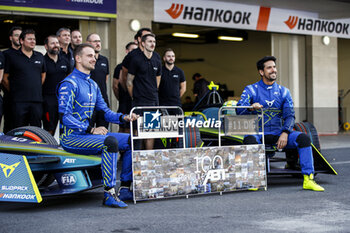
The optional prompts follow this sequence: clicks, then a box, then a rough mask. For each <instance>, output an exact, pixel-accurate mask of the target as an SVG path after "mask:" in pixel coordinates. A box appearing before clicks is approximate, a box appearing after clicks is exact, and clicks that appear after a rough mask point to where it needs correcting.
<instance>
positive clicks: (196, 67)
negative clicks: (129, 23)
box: [157, 31, 271, 99]
mask: <svg viewBox="0 0 350 233" xmlns="http://www.w3.org/2000/svg"><path fill="white" fill-rule="evenodd" d="M167 47H171V48H172V49H174V51H175V54H176V58H177V59H181V58H182V59H198V58H201V59H204V61H203V62H195V61H193V62H182V63H181V62H176V65H177V66H178V67H180V68H181V69H183V70H184V72H185V76H186V80H187V91H186V93H185V94H184V97H186V96H191V97H193V95H192V89H193V81H192V75H193V74H194V73H196V72H199V73H201V74H202V75H203V77H204V78H206V79H207V80H208V81H214V82H215V83H216V82H220V83H221V84H224V83H225V84H226V85H227V87H228V89H229V90H234V93H235V96H240V95H241V93H242V91H243V89H244V87H245V86H246V85H248V84H251V83H253V82H256V81H258V80H259V79H260V78H259V76H258V72H257V70H256V61H257V60H258V59H260V58H261V57H263V56H266V55H271V36H270V33H263V32H253V31H251V32H248V40H247V41H243V42H224V41H219V43H216V44H200V45H199V44H185V43H172V44H171V43H169V44H167ZM164 50H165V47H157V51H158V52H159V53H160V55H161V56H162V55H163V51H164ZM192 99H193V98H192Z"/></svg>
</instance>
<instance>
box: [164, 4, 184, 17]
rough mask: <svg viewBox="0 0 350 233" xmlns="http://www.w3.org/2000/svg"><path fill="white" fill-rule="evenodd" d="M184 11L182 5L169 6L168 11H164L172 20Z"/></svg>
mask: <svg viewBox="0 0 350 233" xmlns="http://www.w3.org/2000/svg"><path fill="white" fill-rule="evenodd" d="M183 9H184V5H183V4H175V3H173V4H171V7H170V8H169V9H168V10H165V11H166V12H167V13H168V14H169V15H170V16H171V18H173V19H177V18H178V17H179V16H180V15H181V13H182V11H183Z"/></svg>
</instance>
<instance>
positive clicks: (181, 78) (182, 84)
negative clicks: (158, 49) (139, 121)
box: [159, 48, 186, 107]
mask: <svg viewBox="0 0 350 233" xmlns="http://www.w3.org/2000/svg"><path fill="white" fill-rule="evenodd" d="M163 61H164V66H163V67H162V79H161V81H160V85H159V105H161V106H180V107H181V99H180V98H181V96H182V95H183V94H184V93H185V91H186V79H185V74H184V72H183V71H182V70H181V69H180V68H179V67H177V66H175V53H174V51H173V50H172V49H170V48H168V49H166V50H165V52H164V56H163Z"/></svg>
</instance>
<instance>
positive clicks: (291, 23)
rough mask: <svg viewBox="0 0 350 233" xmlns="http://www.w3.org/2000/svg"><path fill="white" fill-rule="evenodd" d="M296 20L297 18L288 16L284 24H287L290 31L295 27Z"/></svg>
mask: <svg viewBox="0 0 350 233" xmlns="http://www.w3.org/2000/svg"><path fill="white" fill-rule="evenodd" d="M298 19H299V17H298V16H289V18H288V20H286V21H284V23H285V24H287V26H288V27H289V28H290V29H293V28H294V27H295V26H296V25H297V23H298Z"/></svg>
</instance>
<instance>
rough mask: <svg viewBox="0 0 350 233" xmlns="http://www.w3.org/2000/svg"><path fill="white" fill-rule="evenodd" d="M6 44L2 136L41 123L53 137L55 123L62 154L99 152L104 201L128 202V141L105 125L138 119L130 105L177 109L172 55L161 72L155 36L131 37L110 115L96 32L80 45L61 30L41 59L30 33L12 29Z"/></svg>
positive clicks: (182, 86) (179, 74) (178, 81)
mask: <svg viewBox="0 0 350 233" xmlns="http://www.w3.org/2000/svg"><path fill="white" fill-rule="evenodd" d="M9 39H10V41H11V48H10V49H8V50H6V51H5V52H4V54H1V57H0V58H2V59H1V60H0V62H1V63H0V70H2V69H1V68H4V74H3V81H2V85H3V89H4V92H5V107H4V109H5V130H4V131H5V132H7V131H9V130H11V129H13V128H16V127H20V126H26V125H32V126H38V127H40V126H41V121H43V126H44V129H46V130H47V131H49V132H50V133H51V134H54V133H55V129H56V126H57V123H58V121H60V123H61V128H60V142H61V145H62V147H63V148H64V149H65V150H67V151H70V152H74V153H80V154H97V153H99V154H102V174H103V184H104V187H105V192H104V201H103V203H104V204H105V205H107V206H112V207H126V206H127V205H126V204H125V203H124V202H123V201H125V200H130V199H132V192H131V190H130V186H131V182H132V174H131V147H130V135H129V134H125V133H110V132H108V123H109V122H112V123H117V124H121V126H122V127H121V131H123V130H125V131H128V129H127V128H128V127H127V125H128V124H127V122H128V121H132V120H135V119H136V118H137V116H136V115H135V114H133V115H131V116H129V112H130V109H131V108H132V107H134V106H158V105H159V104H161V105H171V106H173V105H176V106H181V102H180V97H181V96H182V95H183V93H184V92H185V90H186V81H185V76H184V73H183V71H182V70H181V69H179V68H177V67H176V66H174V62H175V53H174V51H173V50H171V49H168V50H167V51H166V52H165V54H164V62H165V64H164V66H163V67H162V61H161V58H160V56H159V54H158V53H156V52H154V49H155V35H154V34H152V31H151V30H150V29H148V28H142V29H140V30H139V31H138V32H137V34H136V35H135V37H134V39H135V41H134V42H131V43H129V44H128V45H127V46H126V49H127V56H126V57H125V59H124V60H123V63H122V64H120V65H118V66H117V67H116V68H115V72H114V78H115V79H114V82H113V90H114V93H115V96H116V97H117V98H118V99H119V105H120V106H119V109H120V112H121V113H116V112H113V111H111V110H110V109H109V108H108V102H109V101H108V95H107V90H106V84H107V80H108V76H109V64H108V59H107V58H106V57H104V56H102V55H101V54H99V53H100V51H101V39H100V37H99V35H98V34H96V33H93V34H90V35H88V36H87V38H86V43H82V36H81V33H80V31H78V30H74V31H70V29H68V28H60V29H59V30H58V31H57V33H56V35H50V36H48V37H47V38H46V39H45V42H44V44H45V49H46V51H47V53H46V54H45V56H43V55H42V54H41V53H39V52H37V51H34V48H35V46H36V38H35V32H34V31H33V30H22V28H20V27H14V28H12V29H11V31H10V35H9ZM129 52H130V53H129ZM3 55H4V56H3ZM162 71H163V72H164V73H163V74H164V75H163V76H162ZM1 77H2V75H1ZM175 86H178V88H174V87H175ZM158 90H159V95H158ZM160 99H161V101H159V100H160ZM151 143H152V144H151V145H150V147H153V142H151ZM146 145H148V144H147V143H146ZM146 147H147V146H146ZM150 147H147V148H150ZM119 151H121V152H123V153H122V155H123V158H122V161H123V162H122V172H121V178H120V180H121V187H120V188H119V191H118V192H116V190H115V185H116V174H117V171H116V169H117V166H116V163H117V158H118V154H119ZM119 198H120V199H119ZM121 199H122V200H121Z"/></svg>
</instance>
